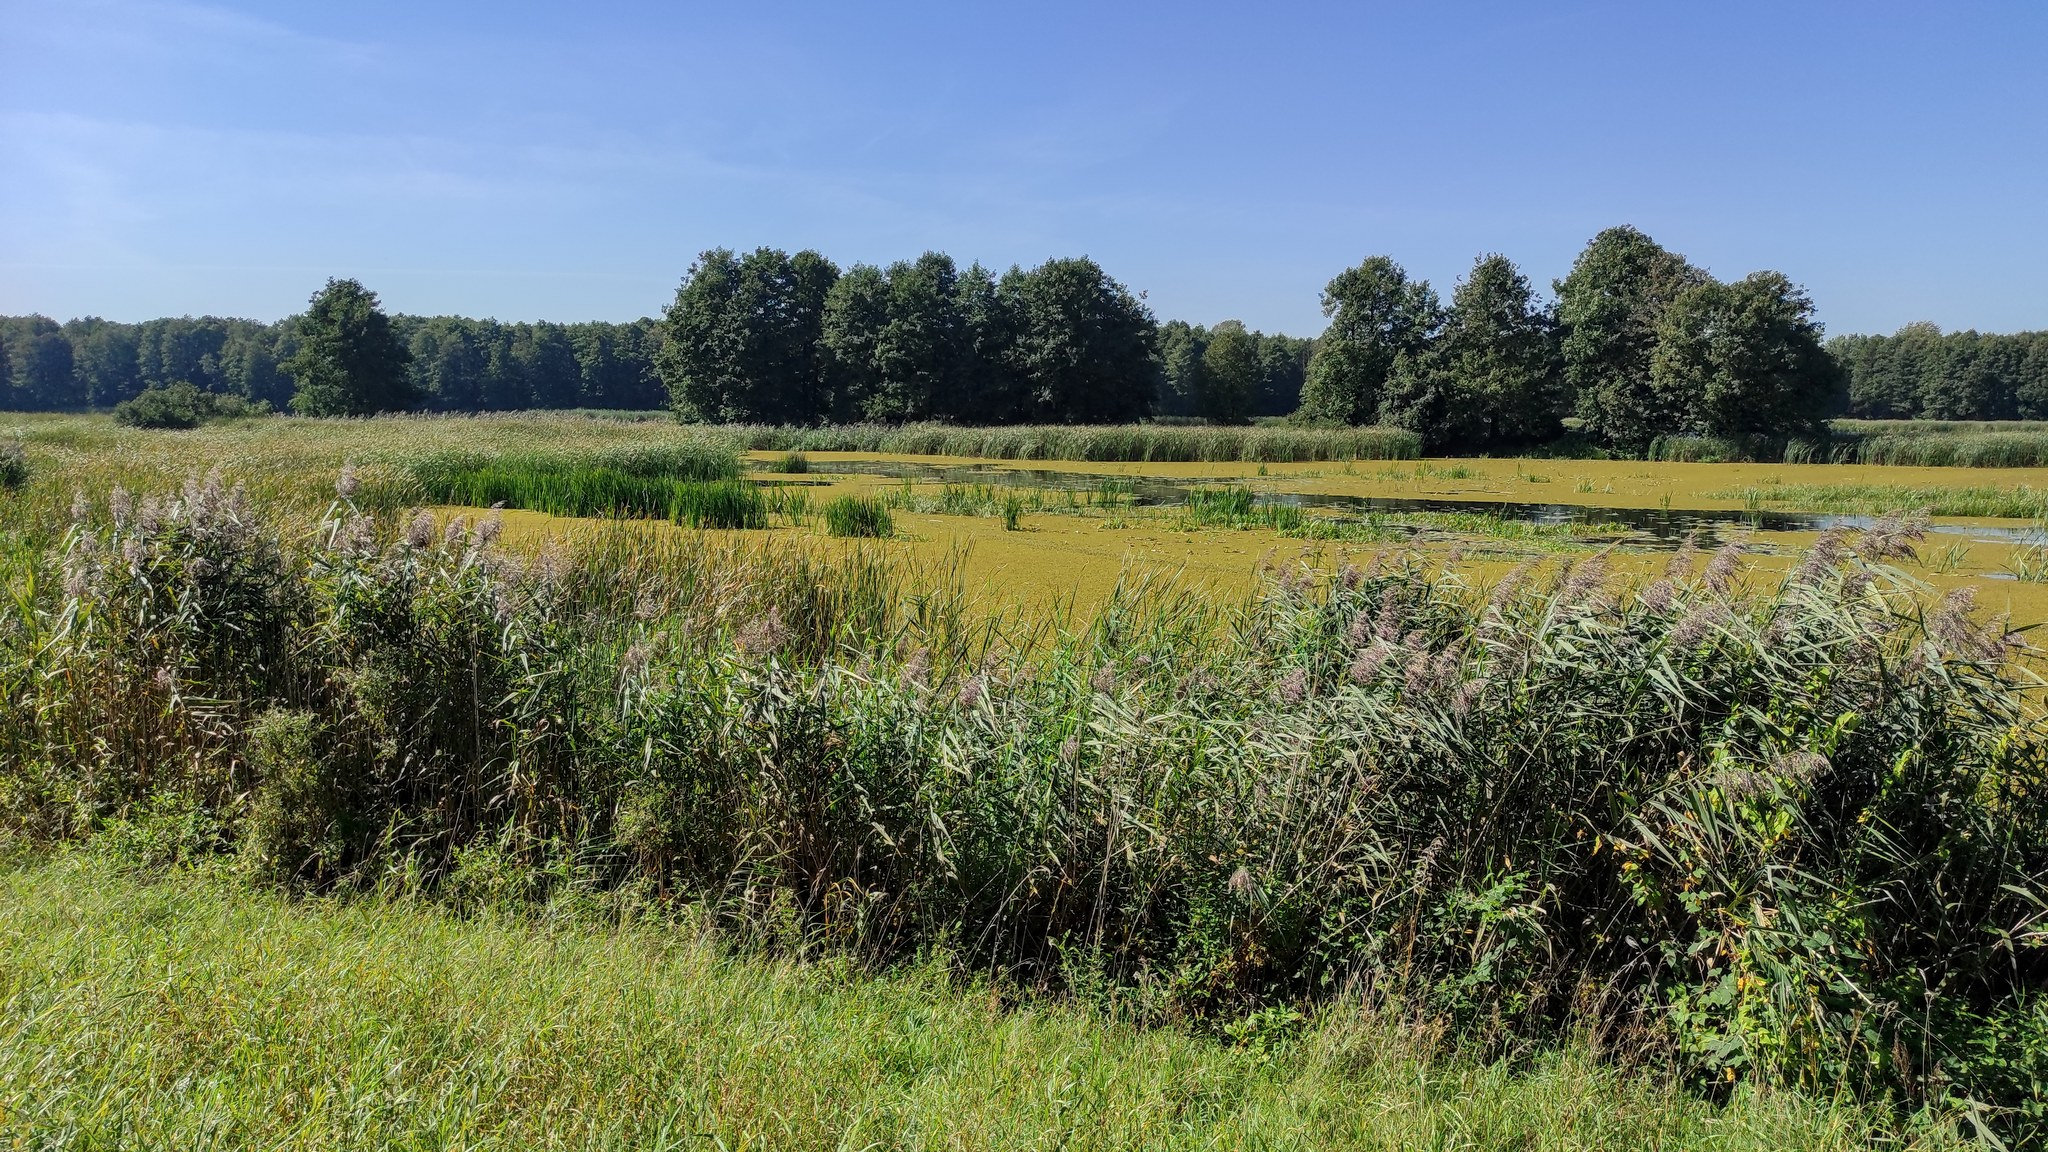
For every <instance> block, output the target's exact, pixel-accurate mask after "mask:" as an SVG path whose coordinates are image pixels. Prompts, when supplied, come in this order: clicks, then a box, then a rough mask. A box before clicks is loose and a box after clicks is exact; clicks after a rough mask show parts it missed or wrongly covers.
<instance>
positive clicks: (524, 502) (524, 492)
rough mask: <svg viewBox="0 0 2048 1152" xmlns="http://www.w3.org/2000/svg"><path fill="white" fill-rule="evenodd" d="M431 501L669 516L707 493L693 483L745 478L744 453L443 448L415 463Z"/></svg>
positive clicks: (561, 512)
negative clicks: (695, 491) (696, 491)
mask: <svg viewBox="0 0 2048 1152" xmlns="http://www.w3.org/2000/svg"><path fill="white" fill-rule="evenodd" d="M411 473H412V476H413V479H414V480H415V482H417V483H418V485H419V487H420V489H421V491H422V492H423V493H424V494H425V496H426V498H427V500H429V501H430V502H434V503H440V504H466V505H470V506H473V507H479V508H484V507H490V506H492V505H496V504H502V505H504V506H505V507H507V508H525V509H529V510H531V511H535V512H545V513H548V514H549V515H551V516H640V517H655V516H669V517H670V518H671V519H673V518H674V515H673V514H674V510H675V509H676V508H677V507H678V506H679V505H683V504H689V503H691V502H694V501H697V500H699V499H701V498H702V497H700V496H693V495H689V494H686V493H685V489H686V488H688V487H690V486H692V485H699V486H701V485H705V484H719V483H731V482H737V481H738V479H739V477H740V464H739V457H738V455H737V454H735V453H734V452H732V451H730V450H728V449H722V448H714V447H708V446H704V445H695V444H690V445H676V446H669V447H648V448H635V449H626V450H617V451H609V452H591V453H581V454H574V455H571V454H551V453H507V454H503V455H479V454H472V453H443V454H437V455H434V456H429V457H427V458H426V459H423V460H420V461H418V462H416V463H414V464H413V465H411Z"/></svg>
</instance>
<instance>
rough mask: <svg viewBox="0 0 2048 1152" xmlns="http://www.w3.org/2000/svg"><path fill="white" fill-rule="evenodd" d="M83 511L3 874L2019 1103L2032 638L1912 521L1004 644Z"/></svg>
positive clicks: (137, 514)
mask: <svg viewBox="0 0 2048 1152" xmlns="http://www.w3.org/2000/svg"><path fill="white" fill-rule="evenodd" d="M1224 499H1225V500H1226V502H1228V500H1229V498H1228V497H1225V498H1224ZM1238 503H1242V501H1238ZM1218 511H1220V513H1221V514H1228V513H1229V512H1230V511H1231V509H1230V508H1229V507H1220V508H1219V509H1218ZM79 512H80V516H81V519H80V521H79V523H78V524H77V525H76V526H75V527H73V528H72V529H70V530H69V531H68V532H67V534H66V537H65V538H64V540H63V541H62V542H61V544H60V545H59V546H58V548H57V550H56V551H55V552H54V553H38V552H36V551H34V550H32V549H16V550H14V551H12V552H10V553H9V554H8V555H7V556H6V557H4V561H5V564H6V566H7V568H6V572H5V575H6V584H7V589H8V592H9V595H7V596H6V597H4V598H0V694H4V696H5V698H6V701H7V704H8V707H6V708H5V709H4V710H0V818H4V820H5V822H6V826H7V827H8V828H9V829H10V830H11V832H12V833H13V834H14V835H15V836H16V837H18V838H22V839H25V840H29V841H32V842H44V843H56V842H63V841H75V840H80V839H100V838H104V837H112V838H114V839H115V840H116V841H119V842H125V843H135V844H143V845H151V846H154V847H151V848H150V849H149V851H150V854H151V855H153V856H155V857H159V858H186V859H199V860H221V861H232V867H234V868H235V869H236V870H237V871H238V872H239V873H241V874H243V875H246V876H249V877H251V878H253V879H256V880H265V879H267V880H269V881H271V882H274V883H277V884H280V885H283V886H286V887H291V888H297V889H301V890H309V891H335V890H341V891H349V890H362V889H366V888H369V889H374V888H375V887H377V886H378V885H380V884H382V883H384V879H385V878H388V877H390V876H392V875H394V874H396V875H405V876H411V877H415V878H416V880H415V881H411V882H409V884H408V886H409V887H416V888H418V889H419V890H421V891H427V892H432V893H436V894H441V895H445V896H446V897H447V898H448V899H449V900H451V901H453V902H455V903H458V904H461V903H463V902H465V901H472V900H475V899H479V898H488V900H489V901H490V902H493V903H495V902H501V901H510V902H514V903H529V904H545V903H546V902H548V901H550V900H554V899H557V898H559V897H560V896H561V895H562V894H563V893H573V892H579V891H621V892H625V891H641V890H646V891H653V892H656V893H660V894H662V895H663V896H664V897H665V898H666V899H668V900H669V901H672V902H675V903H677V904H682V905H687V906H691V907H697V908H700V909H702V910H703V915H705V916H706V917H708V918H709V921H710V922H713V923H716V924H718V925H720V926H721V930H722V931H725V932H728V933H730V934H732V935H733V936H734V937H736V938H757V939H761V940H764V941H768V942H771V943H772V944H773V945H774V946H775V947H776V948H778V949H784V950H793V951H796V952H800V953H803V954H807V955H820V956H823V955H846V956H852V957H856V958H858V959H859V960H861V961H862V962H865V963H872V964H878V965H885V966H886V965H889V964H894V963H898V962H901V961H902V960H904V959H905V958H906V957H911V956H915V955H918V954H922V953H925V952H927V951H929V950H932V949H935V948H937V949H944V950H945V951H946V952H947V954H948V955H950V956H951V957H952V958H953V962H954V963H955V964H956V965H957V966H958V970H959V971H960V972H962V973H964V974H975V975H978V976H983V977H987V978H989V979H992V980H995V981H998V982H1001V983H1002V984H1003V985H1004V986H1008V987H1018V988H1035V989H1042V990H1048V991H1064V992H1066V993H1069V994H1072V995H1075V996H1076V997H1078V998H1081V999H1084V1000H1089V999H1106V1000H1108V1001H1113V1002H1114V1003H1116V1004H1117V1005H1119V1011H1120V1012H1123V1013H1125V1014H1127V1015H1128V1016H1129V1017H1130V1018H1132V1019H1137V1020H1144V1021H1149V1022H1154V1023H1164V1024H1169V1025H1174V1026H1186V1027H1194V1028H1199V1029H1206V1030H1218V1031H1225V1032H1227V1031H1228V1030H1230V1029H1232V1028H1246V1027H1257V1026H1258V1025H1257V1024H1256V1022H1257V1021H1260V1020H1264V1019H1270V1018H1271V1017H1270V1015H1269V1014H1271V1013H1273V1012H1285V1011H1291V1010H1295V1009H1297V1008H1300V1007H1309V1008H1313V1007H1314V1006H1316V1005H1323V1004H1331V1003H1338V1002H1341V1001H1342V1000H1343V999H1344V998H1345V997H1347V996H1350V995H1353V994H1354V993H1355V992H1356V991H1357V990H1359V989H1371V990H1373V992H1374V994H1375V995H1380V996H1389V997H1397V998H1399V999H1400V1000H1402V1001H1403V1002H1407V1003H1413V1004H1416V1005H1419V1006H1422V1007H1423V1008H1424V1009H1425V1010H1426V1012H1427V1015H1428V1017H1429V1018H1430V1019H1433V1020H1440V1021H1442V1022H1444V1023H1445V1025H1446V1026H1447V1027H1450V1028H1452V1029H1454V1030H1456V1031H1457V1032H1458V1033H1459V1034H1461V1035H1463V1036H1466V1037H1470V1038H1472V1039H1473V1041H1474V1042H1475V1043H1478V1044H1481V1045H1504V1046H1516V1045H1524V1044H1532V1045H1539V1046H1541V1045H1549V1044H1553V1043H1555V1042H1556V1041H1557V1039H1558V1038H1559V1037H1561V1036H1565V1035H1568V1034H1569V1033H1570V1032H1571V1031H1572V1030H1573V1029H1576V1028H1579V1027H1582V1026H1585V1025H1587V1024H1588V1023H1589V1022H1590V1023H1591V1024H1593V1025H1594V1026H1598V1027H1606V1028H1622V1027H1628V1028H1637V1029H1644V1030H1646V1032H1647V1034H1648V1035H1650V1036H1652V1037H1654V1038H1655V1043H1654V1044H1651V1045H1649V1046H1648V1047H1649V1048H1650V1049H1653V1050H1655V1051H1657V1052H1659V1053H1662V1056H1661V1057H1660V1058H1661V1059H1664V1060H1666V1061H1667V1066H1668V1068H1669V1070H1670V1072H1671V1074H1672V1075H1673V1077H1674V1079H1675V1080H1677V1081H1678V1082H1680V1083H1683V1084H1686V1085H1689V1086H1691V1087H1693V1088H1695V1089H1699V1090H1706V1089H1707V1088H1708V1087H1709V1086H1714V1085H1725V1084H1727V1083H1729V1082H1731V1081H1740V1082H1749V1083H1755V1084H1791V1085H1796V1086H1801V1087H1803V1088H1804V1089H1805V1090H1808V1091H1812V1092H1820V1093H1832V1092H1834V1091H1835V1090H1837V1089H1838V1088H1840V1087H1842V1086H1845V1085H1846V1086H1850V1087H1852V1088H1853V1089H1854V1090H1855V1091H1857V1092H1859V1093H1862V1092H1868V1093H1870V1094H1872V1095H1873V1096H1882V1097H1884V1098H1886V1099H1887V1100H1888V1101H1889V1102H1890V1103H1889V1104H1888V1105H1887V1107H1896V1108H1897V1109H1899V1110H1900V1111H1901V1112H1902V1113H1910V1112H1913V1111H1915V1110H1917V1109H1919V1108H1921V1107H1923V1106H1932V1107H1935V1108H1938V1109H1946V1108H1951V1107H1960V1106H1963V1105H1964V1104H1965V1103H1967V1102H1975V1103H1976V1104H1977V1105H1981V1106H1982V1107H1984V1108H1986V1109H1989V1110H1991V1112H1992V1113H1995V1114H1996V1116H1997V1118H1998V1120H1999V1122H2000V1123H2001V1124H2006V1125H2008V1129H2009V1130H2013V1131H2032V1130H2033V1129H2032V1128H2031V1127H2030V1125H2033V1124H2034V1123H2036V1120H2037V1118H2038V1116H2039V1114H2040V1112H2041V1109H2042V1100H2043V1093H2042V1084H2043V1082H2044V1080H2048V1040H2044V1037H2048V1016H2044V1015H2043V1013H2042V1010H2041V1003H2040V1001H2038V1000H2037V999H2033V998H2031V997H2030V996H2029V994H2028V990H2029V989H2031V988H2033V987H2035V986H2036V985H2037V983H2038V981H2039V980H2040V979H2041V978H2042V976H2043V968H2042V965H2043V963H2044V957H2043V954H2042V953H2043V949H2042V947H2041V944H2042V940H2041V938H2040V936H2039V934H2038V932H2037V931H2035V929H2034V927H2033V925H2034V924H2035V923H2036V921H2035V919H2034V917H2035V916H2036V915H2037V913H2038V908H2039V907H2040V906H2041V902H2042V901H2043V899H2044V893H2043V892H2042V889H2041V885H2040V877H2041V875H2043V873H2044V871H2048V833H2044V828H2048V812H2044V810H2043V806H2042V804H2041V802H2040V798H2041V796H2042V795H2043V794H2044V792H2048V784H2044V779H2048V739H2044V732H2043V728H2042V721H2041V719H2040V712H2039V710H2038V709H2037V708H2034V707H2032V706H2031V705H2030V704H2029V696H2028V693H2029V692H2030V691H2031V688H2030V683H2031V682H2030V681H2028V680H2026V679H2025V678H2024V676H2023V675H2022V673H2021V672H2020V671H2019V670H2018V668H2017V667H2016V666H2015V665H2014V664H2013V663H2012V662H2011V661H2010V660H2009V659H2008V656H2009V654H2010V653H2011V651H2012V647H2011V646H2012V644H2013V643H2016V641H2015V640H2014V639H2013V638H2010V637H2007V636H2006V635H2005V634H2004V630H2003V629H1999V628H1990V627H1988V626H1987V625H1986V623H1985V622H1983V621H1981V620H1978V619H1976V618H1975V617H1973V616H1972V614H1971V613H1970V612H1969V610H1968V605H1967V603H1966V602H1965V601H1963V600H1962V599H1959V598H1955V599H1950V600H1948V601H1944V602H1942V603H1940V604H1938V605H1929V604H1928V603H1927V601H1926V600H1925V599H1924V598H1923V597H1921V596H1920V595H1919V594H1918V592H1917V591H1916V589H1915V588H1914V587H1913V586H1912V584H1911V582H1910V580H1908V579H1907V578H1905V577H1904V576H1902V575H1901V574H1900V573H1898V572H1895V571H1893V570H1891V569H1890V568H1888V567H1886V566H1885V565H1886V562H1887V561H1888V560H1889V559H1891V558H1894V557H1897V556H1899V555H1901V554H1902V553H1903V551H1904V549H1905V548H1906V547H1907V546H1908V545H1909V544H1910V543H1911V530H1910V528H1908V527H1907V526H1906V525H1904V524H1899V523H1894V524H1890V525H1887V526H1883V527H1881V528H1880V529H1878V530H1875V531H1873V532H1871V533H1869V534H1867V535H1865V536H1863V537H1861V538H1847V537H1843V536H1840V535H1831V536H1828V537H1826V538H1824V539H1823V541H1822V543H1821V545H1820V546H1819V547H1818V548H1817V549H1816V551H1815V552H1814V553H1813V554H1812V555H1811V556H1810V557H1809V558H1808V559H1807V560H1806V561H1804V562H1802V563H1801V564H1800V565H1799V567H1798V568H1797V570H1796V571H1795V572H1793V573H1792V574H1791V575H1790V576H1788V577H1786V578H1785V579H1784V581H1783V582H1782V584H1779V583H1776V582H1773V583H1770V584H1767V585H1762V586H1758V587H1746V586H1745V585H1744V583H1743V581H1742V580H1741V578H1740V573H1741V548H1740V546H1739V545H1734V544H1731V545H1729V546H1727V547H1724V548H1723V549H1722V550H1721V551H1720V552H1717V553H1716V554H1715V555H1714V556H1713V557H1712V558H1711V559H1709V558H1708V557H1705V556H1695V555H1693V554H1691V553H1689V552H1688V553H1681V554H1680V555H1678V556H1676V557H1673V558H1672V560H1671V563H1670V566H1669V568H1668V570H1667V572H1666V574H1665V576H1664V577H1663V578H1662V579H1660V580H1658V581H1656V582H1655V583H1653V584H1650V585H1648V586H1647V587H1641V588H1629V587H1622V586H1618V585H1617V584H1616V582H1615V581H1614V580H1613V579H1612V578H1611V577H1610V576H1609V574H1608V572H1607V570H1606V569H1605V567H1604V563H1603V561H1601V560H1600V559H1598V558H1588V559H1585V560H1583V561H1581V562H1577V563H1575V564H1571V565H1561V566H1559V567H1558V568H1552V569H1549V570H1548V574H1547V575H1545V576H1544V577H1543V578H1541V579H1529V578H1527V573H1522V574H1517V575H1515V576H1511V577H1510V578H1508V579H1507V580H1505V581H1503V582H1501V583H1500V584H1499V585H1497V586H1495V587H1492V588H1487V589H1473V588H1471V587H1469V586H1467V585H1466V584H1465V583H1464V582H1463V581H1462V580H1461V579H1459V578H1458V577H1457V576H1456V575H1455V574H1453V573H1447V572H1443V571H1441V570H1438V569H1436V568H1434V567H1430V566H1426V565H1425V564H1424V562H1423V561H1422V560H1421V559H1419V558H1417V557H1413V556H1401V555H1398V554H1395V555H1386V556H1382V557H1381V558H1379V559H1378V560H1377V561H1375V562H1373V563H1371V564H1370V565H1368V566H1365V567H1345V568H1342V569H1340V570H1338V571H1335V572H1331V571H1310V570H1308V569H1306V568H1304V567H1302V566H1300V565H1299V564H1288V565H1286V566H1284V567H1282V568H1280V569H1278V570H1277V571H1276V572H1275V573H1274V575H1273V579H1272V580H1271V582H1270V583H1269V584H1268V586H1267V587H1266V588H1265V590H1264V592H1263V593H1262V594H1261V595H1260V596H1259V597H1258V598H1256V599H1255V600H1252V601H1250V602H1245V603H1218V602H1216V601H1213V600H1207V599H1203V598H1200V597H1193V596H1186V595H1178V594H1174V593H1172V592H1171V591H1170V590H1166V591H1154V592H1151V593H1146V592H1143V591H1131V590H1127V591H1126V592H1125V593H1123V594H1120V595H1117V596H1113V597H1111V598H1110V600H1109V602H1108V603H1107V604H1105V605H1104V606H1103V607H1102V608H1101V609H1100V610H1099V611H1098V612H1095V613H1093V614H1091V615H1087V616H1084V617H1077V618H1072V619H1069V620H1068V621H1067V622H1066V624H1065V625H1064V626H1060V627H1055V626H1054V625H1053V624H1047V623H1045V622H1043V621H1040V622H1038V623H1037V624H1036V625H1035V627H1036V629H1037V631H1035V632H1033V633H1030V634H1022V633H1020V631H1019V630H1018V627H1017V626H1012V625H1010V624H1006V623H1005V622H1004V621H1000V620H997V621H990V620H986V619H982V618H978V617H975V616H973V615H971V614H970V613H968V612H966V611H965V610H964V609H963V603H962V600H961V598H960V596H959V594H958V589H957V587H952V586H947V585H944V584H927V583H921V582H919V580H918V579H917V578H915V577H914V576H913V575H912V574H909V573H906V572H904V571H903V570H901V569H900V568H897V567H895V566H893V565H892V564H890V563H889V562H887V561H886V560H885V559H883V558H882V557H883V554H882V553H881V552H879V551H878V550H877V549H879V548H880V547H881V546H880V545H870V544H858V545H841V546H835V547H837V548H839V549H841V550H840V551H838V552H837V553H836V554H832V555H820V554H819V553H817V552H815V551H812V550H807V549H805V548H802V547H796V546H779V545H777V544H776V543H775V542H774V541H773V540H772V539H769V540H762V539H759V538H756V539H754V540H751V541H747V542H745V543H734V542H731V541H729V540H725V539H724V538H715V537H709V536H706V535H704V534H698V533H681V532H666V531H665V532H661V533H649V532H646V531H644V530H641V529H637V528H634V527H631V526H626V525H614V526H608V527H603V528H601V529H600V530H593V531H592V532H589V533H585V534H582V535H580V536H578V537H577V538H575V539H572V540H568V541H564V542H563V543H562V544H561V545H560V546H559V547H555V548H552V549H550V550H548V551H547V552H546V553H544V554H542V555H540V556H537V557H528V556H522V555H515V554H506V553H503V552H501V551H499V550H498V549H497V547H496V546H495V545H494V543H493V540H494V538H495V535H496V533H495V531H494V530H493V529H492V526H491V523H490V521H489V520H488V519H486V520H485V521H484V522H483V523H481V524H477V525H473V526H464V527H456V528H453V529H451V530H449V531H447V532H445V533H443V532H435V531H431V530H429V531H417V530H416V527H417V523H418V522H417V521H414V520H411V519H410V518H407V517H403V516H396V517H378V516H373V515H369V514H366V513H365V512H363V511H361V510H359V509H356V508H354V507H352V506H350V505H349V504H348V503H347V501H346V500H345V499H344V500H342V501H340V502H335V503H334V506H333V509H332V511H331V512H330V513H329V514H328V515H327V517H326V519H325V520H324V522H322V523H321V524H320V525H319V526H318V527H317V529H316V530H313V531H304V530H302V528H299V527H292V526H291V525H290V524H288V525H286V526H280V525H279V524H278V523H276V522H274V521H272V520H271V519H269V518H268V517H267V516H266V515H265V514H264V513H263V511H262V510H260V509H258V508H256V507H253V506H251V505H250V503H249V502H248V501H247V500H246V499H245V498H243V497H241V496H238V495H237V494H235V493H233V492H231V491H225V490H223V489H222V488H221V487H219V486H218V485H215V484H211V483H200V482H195V483H193V484H191V485H190V486H189V487H187V488H185V489H184V490H183V491H181V492H180V493H178V494H176V496H175V498H171V499H165V498H161V497H141V498H136V497H123V498H121V499H118V500H116V499H109V500H108V501H107V502H106V503H105V504H103V505H81V507H80V509H79ZM296 523H297V522H291V524H296ZM287 529H289V530H287ZM1928 893H1936V894H1938V899H1930V898H1929V896H1928ZM1787 925H1796V926H1797V930H1796V931H1793V930H1788V928H1787V927H1786V926H1787ZM1987 941H1989V942H1990V943H1989V944H1987ZM1930 1003H1932V1004H1936V1005H1938V1007H1939V1009H1940V1010H1939V1011H1938V1012H1930V1011H1928V1010H1927V1006H1928V1005H1929V1004H1930Z"/></svg>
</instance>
